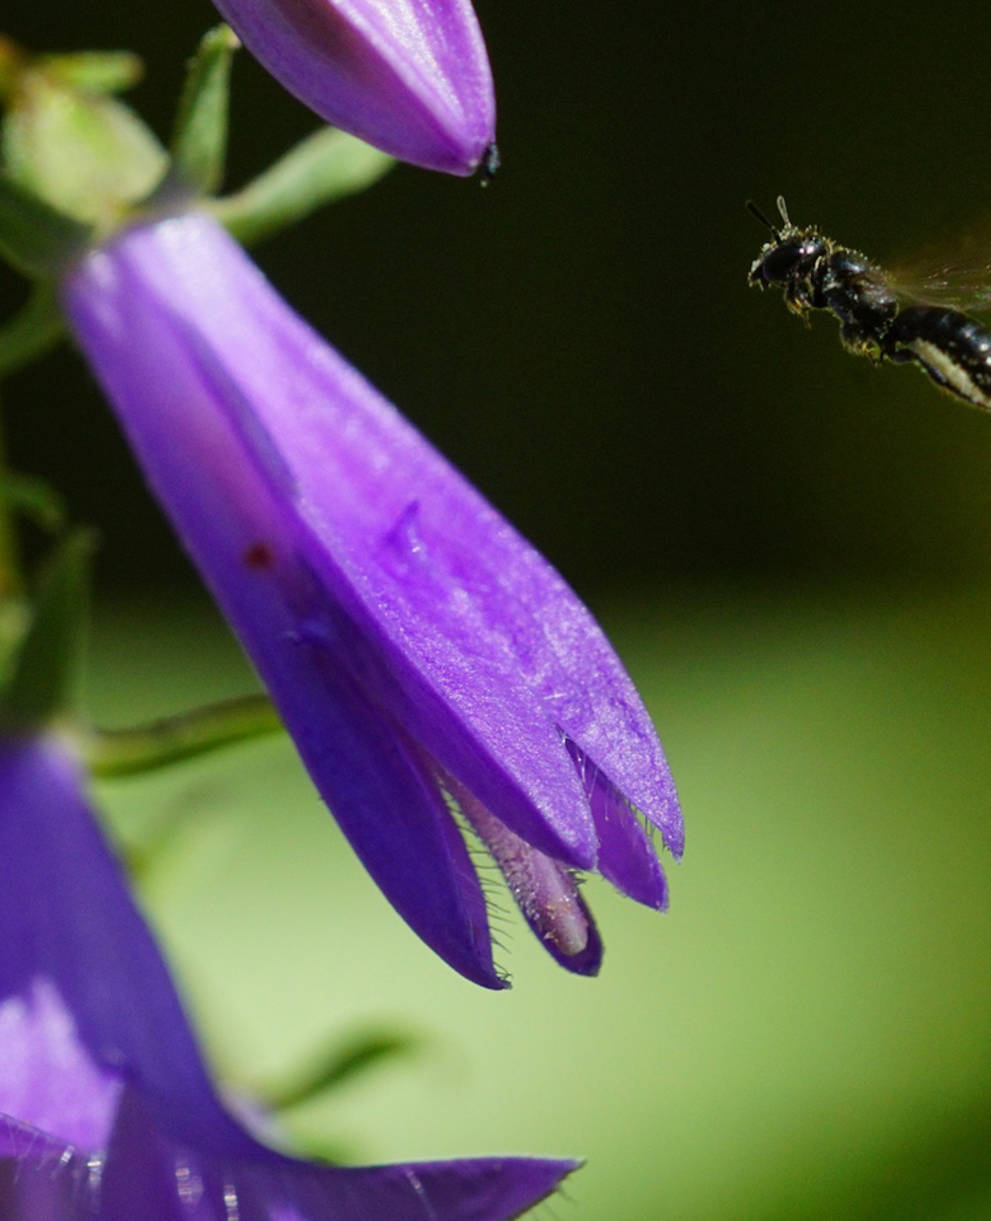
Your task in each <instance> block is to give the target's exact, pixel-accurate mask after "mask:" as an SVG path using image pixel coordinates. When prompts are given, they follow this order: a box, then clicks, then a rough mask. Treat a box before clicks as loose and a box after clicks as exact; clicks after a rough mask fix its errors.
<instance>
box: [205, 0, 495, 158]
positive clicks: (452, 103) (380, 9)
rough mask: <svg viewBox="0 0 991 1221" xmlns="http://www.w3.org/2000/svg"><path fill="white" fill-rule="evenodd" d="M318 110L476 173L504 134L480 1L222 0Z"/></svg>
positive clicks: (409, 151) (380, 140)
mask: <svg viewBox="0 0 991 1221" xmlns="http://www.w3.org/2000/svg"><path fill="white" fill-rule="evenodd" d="M214 3H215V4H216V6H217V8H218V9H219V10H220V12H221V14H222V15H223V17H224V18H225V20H226V21H228V22H229V23H230V24H231V25H232V26H233V27H234V30H235V31H236V32H237V34H238V37H239V38H240V39H241V40H242V41H243V42H244V44H245V46H246V47H247V48H248V50H249V51H251V52H252V54H253V55H254V56H255V57H256V58H257V59H258V60H260V62H261V63H262V64H263V65H264V66H265V67H266V68H267V69H268V71H269V72H271V74H272V75H273V76H274V77H275V78H276V79H277V80H278V81H279V82H281V84H283V85H284V86H285V87H286V89H288V90H289V92H290V93H292V94H295V96H296V97H298V98H299V99H300V101H302V102H304V103H305V104H306V105H307V106H309V107H310V109H311V110H314V111H316V113H317V114H318V115H320V117H321V118H322V119H325V120H326V121H327V122H328V123H332V124H334V126H335V127H340V128H342V129H343V130H344V131H349V132H351V133H352V134H354V135H356V136H360V137H361V139H362V140H367V141H368V143H369V144H374V145H375V146H376V147H377V148H381V149H383V150H384V151H385V152H387V153H391V154H392V155H393V156H394V157H399V158H400V159H401V160H402V161H411V162H413V164H414V165H422V166H425V167H426V168H427V169H430V170H446V171H448V172H449V173H452V174H470V173H472V172H473V171H474V170H475V168H476V167H477V166H478V163H479V162H480V161H481V159H482V157H483V155H484V154H485V151H486V149H487V148H488V146H489V145H490V144H491V143H492V141H493V139H494V137H495V99H494V96H493V91H492V74H491V72H490V70H489V61H488V57H487V56H486V53H485V44H484V42H483V41H482V33H481V30H480V29H479V27H478V21H477V19H476V17H475V14H474V11H473V10H472V7H471V0H214Z"/></svg>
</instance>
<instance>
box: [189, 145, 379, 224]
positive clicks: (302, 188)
mask: <svg viewBox="0 0 991 1221" xmlns="http://www.w3.org/2000/svg"><path fill="white" fill-rule="evenodd" d="M394 164H395V162H394V160H393V159H392V158H391V157H388V156H386V154H385V153H381V152H379V150H378V149H377V148H372V147H371V145H369V144H365V143H364V142H363V141H361V140H358V139H356V138H355V137H354V136H350V135H348V134H347V133H346V132H343V131H337V130H336V129H335V128H330V127H322V128H320V129H319V130H318V131H315V132H314V133H313V134H312V135H311V136H308V137H307V138H306V139H305V140H302V141H301V142H300V143H299V144H297V145H296V147H295V148H293V149H290V151H289V152H288V153H286V155H285V156H284V157H281V158H280V159H279V160H278V161H276V162H275V164H274V165H272V166H271V167H270V168H269V169H267V170H266V171H265V172H264V173H263V174H260V175H259V176H258V177H257V178H255V179H254V180H253V181H252V182H249V183H248V185H247V186H246V187H244V188H243V189H242V190H240V191H238V192H237V193H236V194H233V195H228V196H226V197H225V198H223V199H217V200H214V201H212V202H211V203H210V204H208V205H207V206H208V208H209V210H210V211H211V212H212V213H213V215H214V216H216V217H217V219H218V220H220V222H221V223H222V224H223V225H224V226H226V228H227V229H229V230H230V232H231V233H232V234H233V235H234V237H236V238H237V239H238V241H241V242H244V243H245V244H246V245H250V244H251V243H253V242H257V241H260V240H261V239H262V238H265V237H268V236H269V235H270V234H273V233H277V232H278V231H279V230H280V229H284V228H286V227H287V226H289V225H291V224H294V223H295V222H296V221H298V220H301V219H302V218H303V217H304V216H307V215H308V214H309V213H310V212H313V211H315V210H316V209H317V208H319V207H322V206H323V205H324V204H328V203H333V202H335V201H336V200H338V199H343V198H345V197H346V196H348V195H353V194H354V193H355V192H357V191H363V190H364V189H365V188H366V187H369V186H371V185H372V183H373V182H377V181H378V179H379V178H381V177H382V175H383V174H384V173H385V172H386V171H387V170H389V169H391V168H392V166H393V165H394Z"/></svg>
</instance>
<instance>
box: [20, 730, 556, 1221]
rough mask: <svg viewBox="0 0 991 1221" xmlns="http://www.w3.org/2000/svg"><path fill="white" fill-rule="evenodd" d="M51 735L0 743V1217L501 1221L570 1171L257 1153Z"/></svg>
mask: <svg viewBox="0 0 991 1221" xmlns="http://www.w3.org/2000/svg"><path fill="white" fill-rule="evenodd" d="M80 786H81V776H80V774H79V771H78V768H77V766H76V764H75V762H74V761H73V760H72V758H71V757H70V756H69V754H68V753H67V751H66V750H65V749H64V747H63V746H62V745H61V744H60V743H58V742H57V741H55V740H54V739H52V740H48V741H44V740H39V741H23V742H15V741H9V740H8V741H6V742H3V743H0V860H2V861H3V862H4V885H3V886H2V887H0V945H2V946H3V952H2V954H0V1055H2V1063H0V1216H2V1217H3V1218H4V1221H48V1219H49V1218H52V1219H57V1221H76V1219H77V1218H78V1221H83V1219H84V1218H85V1219H86V1221H135V1218H149V1219H151V1218H154V1221H230V1218H232V1217H237V1218H238V1221H379V1219H380V1221H425V1219H426V1218H428V1217H443V1218H444V1219H445V1221H503V1219H507V1218H510V1217H515V1216H517V1215H518V1214H519V1213H520V1212H521V1211H523V1210H524V1209H526V1208H527V1207H529V1206H530V1205H531V1204H533V1203H535V1202H536V1201H537V1200H539V1199H542V1198H543V1197H544V1196H545V1195H547V1194H548V1193H550V1192H551V1191H553V1190H554V1187H555V1186H556V1184H557V1183H558V1182H559V1181H560V1179H561V1178H562V1177H563V1176H564V1175H565V1174H567V1173H568V1172H569V1171H570V1170H572V1169H574V1163H567V1162H553V1161H542V1160H537V1159H508V1158H507V1159H496V1158H487V1159H480V1160H475V1161H464V1162H450V1163H443V1162H441V1163H425V1164H422V1165H417V1164H413V1165H405V1166H402V1165H399V1166H383V1167H372V1168H362V1169H353V1170H352V1169H345V1168H338V1167H321V1166H315V1165H311V1164H309V1163H305V1162H299V1161H296V1160H294V1159H292V1158H289V1157H286V1156H284V1155H283V1154H280V1153H277V1152H275V1151H274V1150H271V1149H269V1148H266V1147H265V1146H264V1145H261V1144H259V1143H258V1142H257V1141H256V1140H255V1139H254V1137H252V1136H251V1135H250V1134H249V1133H248V1132H247V1131H245V1129H244V1128H242V1127H241V1126H240V1125H239V1124H238V1123H237V1122H236V1121H235V1120H234V1119H233V1118H232V1116H231V1115H230V1114H229V1113H228V1112H227V1111H226V1110H225V1109H224V1107H223V1106H222V1104H221V1103H220V1101H219V1099H218V1097H217V1095H216V1093H215V1091H214V1088H213V1086H212V1084H211V1082H210V1080H209V1078H208V1076H207V1074H206V1070H205V1068H204V1065H203V1062H202V1059H201V1058H200V1054H199V1051H198V1049H197V1047H196V1044H195V1040H194V1038H193V1035H192V1032H191V1030H190V1028H189V1026H188V1024H187V1022H186V1019H185V1016H184V1014H183V1012H182V1009H181V1006H180V1004H179V1001H178V998H177V997H176V994H175V991H174V989H173V987H172V983H171V980H170V979H169V976H168V973H167V971H166V969H165V966H164V964H163V962H162V960H161V958H160V956H159V954H158V951H157V949H156V948H155V945H154V943H153V941H152V939H151V936H150V934H149V932H148V929H147V928H146V926H145V924H144V922H143V921H142V919H141V917H140V915H139V914H138V912H137V910H136V909H135V907H134V905H133V903H132V902H131V899H130V895H129V894H128V890H127V885H126V882H125V880H124V878H123V876H122V874H121V871H120V869H119V866H118V865H117V863H116V861H115V860H114V859H113V858H112V856H111V855H110V853H109V852H108V850H107V848H106V846H105V844H104V842H103V840H102V838H101V836H100V833H99V831H98V829H97V827H96V825H95V823H94V821H93V818H92V816H91V814H90V812H89V810H88V809H87V807H86V805H85V803H84V801H83V798H82V796H81V788H80Z"/></svg>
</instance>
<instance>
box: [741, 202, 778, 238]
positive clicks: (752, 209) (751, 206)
mask: <svg viewBox="0 0 991 1221" xmlns="http://www.w3.org/2000/svg"><path fill="white" fill-rule="evenodd" d="M782 202H783V201H782V200H780V199H779V200H778V204H779V205H780V204H781V203H782ZM747 211H748V212H749V213H750V214H751V216H756V217H757V219H758V220H759V221H760V223H761V224H762V225H763V226H764V228H765V229H770V230H771V235H772V236H773V238H774V240H775V241H776V242H778V241H780V240H781V234H780V233H779V232H778V226H777V225H775V224H773V223H772V222H771V221H769V220H768V219H767V217H766V216H765V215H764V213H763V212H762V211H761V210H760V208H758V207H757V205H756V204H755V203H754V201H753V200H752V199H748V200H747ZM787 223H788V217H787V216H785V224H787Z"/></svg>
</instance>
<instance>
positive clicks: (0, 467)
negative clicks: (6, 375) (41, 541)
mask: <svg viewBox="0 0 991 1221" xmlns="http://www.w3.org/2000/svg"><path fill="white" fill-rule="evenodd" d="M2 351H3V341H2V332H0V352H2ZM2 370H3V364H2V361H0V371H2ZM6 471H7V462H6V454H5V452H4V444H3V432H2V430H0V480H2V479H3V477H4V475H5V474H6ZM23 592H24V580H23V577H22V575H21V557H20V550H19V548H18V546H17V535H16V532H15V530H14V522H13V515H12V514H11V510H10V501H9V500H8V498H7V497H6V496H4V495H2V493H0V611H5V610H7V609H8V607H13V605H14V604H15V603H16V604H17V605H18V606H20V604H21V595H22V594H23ZM20 618H21V616H20V613H18V614H17V615H16V616H14V622H15V623H16V624H17V625H18V631H15V632H14V637H15V638H16V636H17V635H18V634H19V625H20ZM3 622H4V625H6V622H7V621H6V618H5V617H4V620H3ZM10 643H11V641H10V640H8V638H7V633H6V632H5V631H3V630H0V656H2V657H3V658H4V659H5V658H6V656H7V653H8V650H9V646H10Z"/></svg>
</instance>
